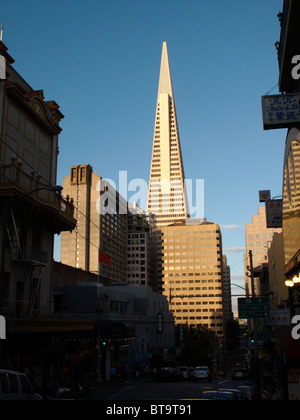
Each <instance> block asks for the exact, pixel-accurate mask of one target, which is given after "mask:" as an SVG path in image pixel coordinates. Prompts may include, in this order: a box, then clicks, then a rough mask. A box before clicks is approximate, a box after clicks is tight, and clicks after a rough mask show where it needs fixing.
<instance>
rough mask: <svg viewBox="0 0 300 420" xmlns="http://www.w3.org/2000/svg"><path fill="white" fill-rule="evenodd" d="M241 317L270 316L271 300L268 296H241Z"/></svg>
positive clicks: (239, 307) (257, 317) (239, 304)
mask: <svg viewBox="0 0 300 420" xmlns="http://www.w3.org/2000/svg"><path fill="white" fill-rule="evenodd" d="M238 310H239V318H240V319H261V318H269V317H270V301H269V298H266V297H257V298H239V299H238Z"/></svg>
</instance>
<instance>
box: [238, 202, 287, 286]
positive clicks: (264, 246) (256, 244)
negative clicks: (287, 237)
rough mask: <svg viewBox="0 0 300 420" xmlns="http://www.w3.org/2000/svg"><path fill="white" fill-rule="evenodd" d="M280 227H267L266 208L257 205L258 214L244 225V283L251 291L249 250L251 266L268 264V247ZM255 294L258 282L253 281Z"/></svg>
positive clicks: (279, 231)
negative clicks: (251, 257)
mask: <svg viewBox="0 0 300 420" xmlns="http://www.w3.org/2000/svg"><path fill="white" fill-rule="evenodd" d="M281 232H282V229H281V228H278V229H275V228H267V220H266V209H265V207H259V209H258V214H257V215H254V216H252V223H247V224H246V225H245V235H246V255H245V256H244V269H245V285H246V289H247V290H248V291H249V292H250V293H251V281H250V278H249V277H248V273H249V269H248V267H249V265H250V262H249V251H250V250H251V251H252V256H253V268H255V267H259V266H262V265H263V264H268V249H269V248H270V246H271V243H272V240H273V236H274V234H275V233H281ZM255 288H256V294H259V284H258V282H255Z"/></svg>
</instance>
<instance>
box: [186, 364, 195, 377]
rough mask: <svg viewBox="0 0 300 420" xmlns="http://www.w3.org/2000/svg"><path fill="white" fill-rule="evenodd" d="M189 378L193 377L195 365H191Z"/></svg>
mask: <svg viewBox="0 0 300 420" xmlns="http://www.w3.org/2000/svg"><path fill="white" fill-rule="evenodd" d="M188 370H189V379H193V377H194V371H195V369H194V368H193V367H189V368H188Z"/></svg>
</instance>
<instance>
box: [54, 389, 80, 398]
mask: <svg viewBox="0 0 300 420" xmlns="http://www.w3.org/2000/svg"><path fill="white" fill-rule="evenodd" d="M48 400H84V395H83V393H80V392H79V391H76V390H75V389H74V388H68V387H61V388H57V389H56V390H55V391H54V394H53V396H52V397H48Z"/></svg>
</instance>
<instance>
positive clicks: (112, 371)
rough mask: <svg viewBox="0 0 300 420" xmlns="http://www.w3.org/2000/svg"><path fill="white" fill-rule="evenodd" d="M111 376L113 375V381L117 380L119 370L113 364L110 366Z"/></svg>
mask: <svg viewBox="0 0 300 420" xmlns="http://www.w3.org/2000/svg"><path fill="white" fill-rule="evenodd" d="M110 377H111V380H112V381H113V382H116V381H117V371H116V368H115V367H114V365H112V366H111V368H110Z"/></svg>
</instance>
